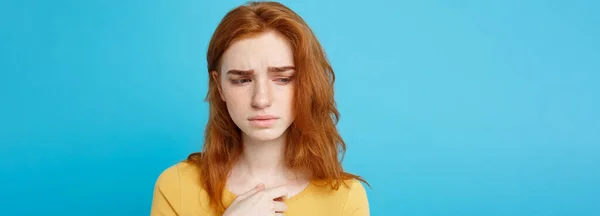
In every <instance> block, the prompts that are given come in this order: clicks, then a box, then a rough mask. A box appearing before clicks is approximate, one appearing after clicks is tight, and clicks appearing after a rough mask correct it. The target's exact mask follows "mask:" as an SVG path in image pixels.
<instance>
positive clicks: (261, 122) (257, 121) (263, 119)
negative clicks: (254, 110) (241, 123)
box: [248, 115, 279, 128]
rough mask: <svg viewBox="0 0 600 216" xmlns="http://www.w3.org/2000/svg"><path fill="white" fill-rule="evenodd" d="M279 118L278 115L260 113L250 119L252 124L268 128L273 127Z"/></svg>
mask: <svg viewBox="0 0 600 216" xmlns="http://www.w3.org/2000/svg"><path fill="white" fill-rule="evenodd" d="M277 119H279V117H277V116H272V115H258V116H253V117H251V118H249V119H248V121H250V124H251V125H253V126H255V127H259V128H268V127H271V126H272V125H273V124H275V122H276V121H277Z"/></svg>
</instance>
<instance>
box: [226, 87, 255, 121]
mask: <svg viewBox="0 0 600 216" xmlns="http://www.w3.org/2000/svg"><path fill="white" fill-rule="evenodd" d="M245 95H246V94H245V93H244V91H240V90H238V89H224V91H223V97H224V99H225V101H226V103H225V104H226V105H227V109H228V110H229V112H230V113H231V114H232V115H236V114H239V113H242V112H244V109H245V105H246V104H247V103H249V102H248V101H247V100H248V97H246V96H245Z"/></svg>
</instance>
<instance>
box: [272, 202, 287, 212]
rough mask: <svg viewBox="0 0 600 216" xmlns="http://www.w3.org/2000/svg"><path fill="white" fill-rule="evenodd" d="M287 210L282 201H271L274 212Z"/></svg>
mask: <svg viewBox="0 0 600 216" xmlns="http://www.w3.org/2000/svg"><path fill="white" fill-rule="evenodd" d="M285 210H287V205H286V204H285V203H283V202H277V201H273V211H275V213H279V212H284V211H285Z"/></svg>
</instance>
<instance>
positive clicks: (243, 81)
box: [232, 79, 251, 84]
mask: <svg viewBox="0 0 600 216" xmlns="http://www.w3.org/2000/svg"><path fill="white" fill-rule="evenodd" d="M250 81H251V80H250V79H236V80H232V82H233V83H234V84H244V83H247V82H250Z"/></svg>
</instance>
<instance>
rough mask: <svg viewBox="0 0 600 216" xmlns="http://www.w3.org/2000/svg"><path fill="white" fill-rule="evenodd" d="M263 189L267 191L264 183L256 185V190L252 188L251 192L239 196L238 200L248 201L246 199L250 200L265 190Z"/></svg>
mask: <svg viewBox="0 0 600 216" xmlns="http://www.w3.org/2000/svg"><path fill="white" fill-rule="evenodd" d="M263 189H265V184H263V183H260V184H258V185H256V186H255V187H254V188H252V189H251V190H249V191H246V192H245V193H243V194H241V195H239V196H238V199H240V200H243V199H246V198H248V197H249V196H252V195H254V194H255V193H256V192H259V191H261V190H263Z"/></svg>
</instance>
